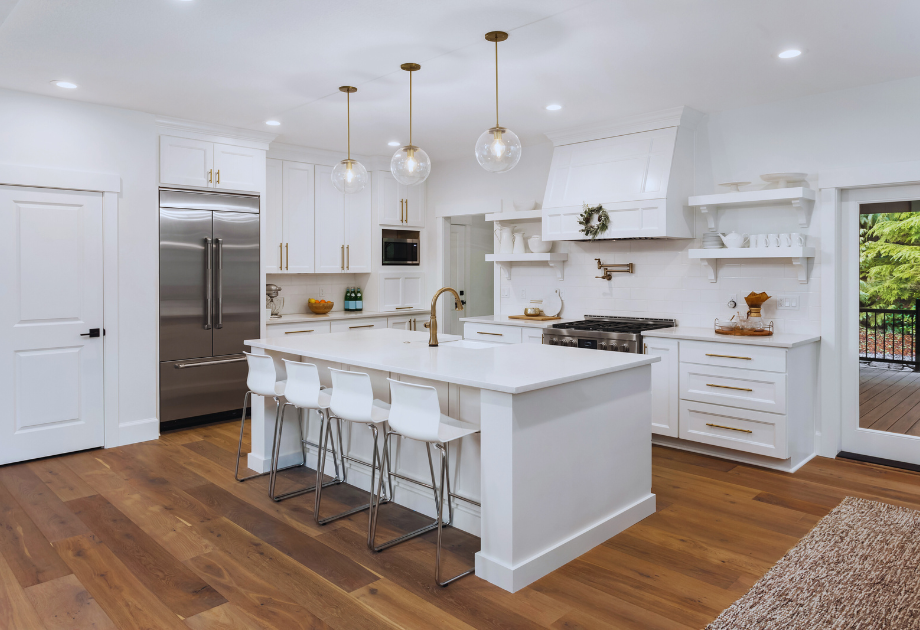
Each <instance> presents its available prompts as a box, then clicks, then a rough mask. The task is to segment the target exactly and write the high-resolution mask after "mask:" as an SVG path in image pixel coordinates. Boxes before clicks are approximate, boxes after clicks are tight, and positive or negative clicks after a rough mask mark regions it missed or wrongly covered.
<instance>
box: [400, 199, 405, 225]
mask: <svg viewBox="0 0 920 630" xmlns="http://www.w3.org/2000/svg"><path fill="white" fill-rule="evenodd" d="M405 201H406V200H405V199H400V200H399V222H400V223H402V222H403V213H404V212H405V209H404V207H403V204H404V202H405Z"/></svg>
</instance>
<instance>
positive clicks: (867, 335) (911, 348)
mask: <svg viewBox="0 0 920 630" xmlns="http://www.w3.org/2000/svg"><path fill="white" fill-rule="evenodd" d="M918 310H920V300H917V302H916V303H915V309H914V310H907V309H890V308H862V307H860V308H859V360H860V361H878V362H881V363H900V364H904V365H911V366H913V368H914V371H920V361H918V357H917V312H918Z"/></svg>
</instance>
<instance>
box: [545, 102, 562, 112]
mask: <svg viewBox="0 0 920 630" xmlns="http://www.w3.org/2000/svg"><path fill="white" fill-rule="evenodd" d="M546 109H548V110H549V111H551V112H555V111H558V110H560V109H562V105H559V104H558V103H552V104H550V105H547V106H546Z"/></svg>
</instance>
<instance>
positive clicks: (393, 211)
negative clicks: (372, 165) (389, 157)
mask: <svg viewBox="0 0 920 630" xmlns="http://www.w3.org/2000/svg"><path fill="white" fill-rule="evenodd" d="M374 175H375V176H376V178H377V182H376V184H377V223H379V224H380V225H403V216H404V213H403V207H404V206H403V199H402V196H401V194H400V193H401V188H402V186H400V185H399V184H398V183H397V182H396V180H395V179H394V178H393V175H392V174H391V173H389V172H388V171H377V172H376V173H374Z"/></svg>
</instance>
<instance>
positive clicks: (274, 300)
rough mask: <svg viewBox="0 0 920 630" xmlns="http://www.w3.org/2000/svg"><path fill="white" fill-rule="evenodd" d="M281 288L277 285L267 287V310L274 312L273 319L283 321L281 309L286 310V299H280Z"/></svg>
mask: <svg viewBox="0 0 920 630" xmlns="http://www.w3.org/2000/svg"><path fill="white" fill-rule="evenodd" d="M279 291H281V287H279V286H278V285H277V284H266V285H265V308H270V309H271V310H272V314H271V318H272V319H281V309H283V308H284V298H283V297H278V292H279Z"/></svg>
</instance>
